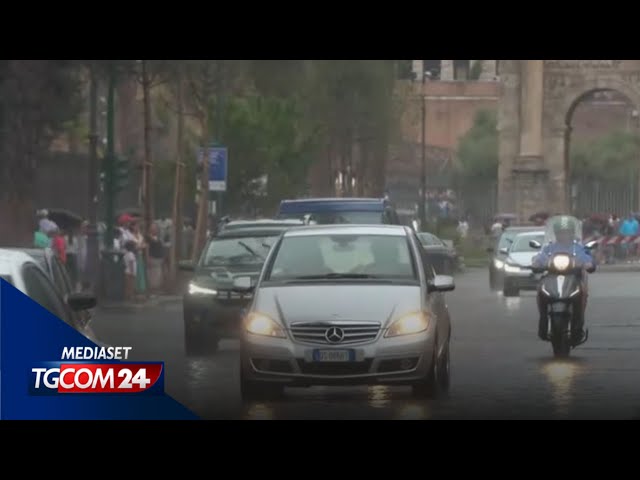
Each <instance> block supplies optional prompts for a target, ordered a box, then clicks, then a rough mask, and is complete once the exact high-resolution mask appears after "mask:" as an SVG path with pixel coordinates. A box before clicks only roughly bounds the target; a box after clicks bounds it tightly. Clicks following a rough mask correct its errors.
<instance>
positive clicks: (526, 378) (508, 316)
mask: <svg viewBox="0 0 640 480" xmlns="http://www.w3.org/2000/svg"><path fill="white" fill-rule="evenodd" d="M639 278H640V273H632V272H620V273H606V272H599V273H597V274H595V275H593V276H592V277H591V279H590V288H591V295H590V299H589V308H588V312H587V323H588V325H587V326H588V328H589V330H590V337H589V341H588V342H587V343H585V344H584V345H582V346H580V347H578V348H577V349H576V350H574V351H573V352H572V357H571V358H570V359H567V360H555V359H553V358H552V356H551V345H550V344H548V343H546V342H542V341H539V340H538V339H537V336H536V328H537V326H536V318H537V313H536V308H535V298H534V294H533V293H524V294H523V295H522V297H521V298H515V299H512V298H503V297H502V296H501V295H500V294H496V293H492V292H490V291H489V289H488V284H487V273H486V272H485V271H484V270H482V271H479V270H474V271H471V272H469V273H465V274H462V275H459V276H458V277H457V278H456V284H457V288H456V291H455V292H452V293H450V294H447V295H448V297H447V298H448V304H449V309H450V311H451V314H452V322H453V336H452V340H451V374H452V379H451V390H450V392H449V395H448V396H447V397H445V398H442V399H438V400H433V401H425V400H416V399H414V398H413V397H412V396H411V390H410V389H409V388H404V387H382V386H379V387H353V388H346V387H344V388H343V387H338V388H336V387H313V388H309V389H287V390H286V394H285V396H284V397H283V398H282V399H279V400H275V401H272V402H267V403H256V404H249V405H243V403H242V401H241V399H240V388H239V356H238V342H237V341H234V340H227V341H223V342H222V343H221V346H220V350H219V352H218V353H217V354H216V355H215V356H212V357H208V358H206V357H204V358H187V357H186V356H185V353H184V347H183V325H182V310H181V305H180V304H179V303H172V304H165V305H162V306H158V307H149V308H138V309H131V310H128V309H123V310H120V311H117V310H103V311H100V312H98V314H97V315H96V319H95V325H94V328H95V330H96V332H97V333H98V335H99V336H100V337H101V338H102V339H103V340H104V341H106V342H107V343H110V344H112V345H131V346H133V347H134V350H133V358H134V359H135V360H149V361H158V360H163V361H165V362H166V390H167V392H168V393H169V394H170V395H172V396H173V397H174V398H175V399H176V400H178V401H180V402H182V403H183V404H184V405H186V406H187V407H189V408H191V409H192V410H193V411H194V412H196V413H197V414H199V415H200V416H201V417H202V418H207V419H541V418H585V419H626V418H640V301H639V300H640V296H639V295H638V294H639V293H640V287H639V286H638V279H639Z"/></svg>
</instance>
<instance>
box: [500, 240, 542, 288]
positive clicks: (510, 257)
mask: <svg viewBox="0 0 640 480" xmlns="http://www.w3.org/2000/svg"><path fill="white" fill-rule="evenodd" d="M531 240H535V241H536V242H538V243H544V230H540V231H534V232H523V233H519V234H517V235H516V236H515V237H514V238H513V242H512V243H511V245H510V246H509V248H507V249H505V250H504V251H503V253H504V254H505V255H506V259H505V261H504V266H503V270H502V271H503V278H504V286H503V289H502V292H503V295H504V296H505V297H517V296H519V295H520V290H536V289H537V288H538V282H539V281H540V277H539V275H538V274H535V273H533V271H532V270H531V264H532V262H533V257H535V256H536V255H537V254H538V253H540V252H539V250H536V249H535V248H532V247H531V245H529V242H530V241H531Z"/></svg>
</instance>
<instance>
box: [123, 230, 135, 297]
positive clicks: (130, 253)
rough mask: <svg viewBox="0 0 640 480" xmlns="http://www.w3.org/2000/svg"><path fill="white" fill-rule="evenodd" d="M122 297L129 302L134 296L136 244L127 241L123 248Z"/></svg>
mask: <svg viewBox="0 0 640 480" xmlns="http://www.w3.org/2000/svg"><path fill="white" fill-rule="evenodd" d="M124 249H125V252H126V253H125V254H124V292H125V293H124V296H125V300H127V301H131V300H133V297H134V296H135V290H136V276H137V272H138V266H137V262H136V244H135V242H133V241H129V242H127V243H126V244H125V246H124Z"/></svg>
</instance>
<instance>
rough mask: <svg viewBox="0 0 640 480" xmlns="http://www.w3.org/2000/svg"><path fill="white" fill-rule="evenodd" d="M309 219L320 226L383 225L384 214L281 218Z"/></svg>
mask: <svg viewBox="0 0 640 480" xmlns="http://www.w3.org/2000/svg"><path fill="white" fill-rule="evenodd" d="M307 215H308V218H309V222H310V223H316V224H318V225H334V224H337V223H353V224H363V225H367V224H368V225H379V224H382V223H383V215H382V212H348V211H347V212H316V213H306V214H305V213H297V214H284V215H281V218H295V219H300V220H304V219H305V217H307Z"/></svg>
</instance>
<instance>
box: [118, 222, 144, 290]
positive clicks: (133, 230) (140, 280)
mask: <svg viewBox="0 0 640 480" xmlns="http://www.w3.org/2000/svg"><path fill="white" fill-rule="evenodd" d="M128 231H129V234H131V236H132V237H133V241H134V242H135V244H136V267H137V273H136V293H137V294H138V295H140V296H143V297H145V298H146V297H147V296H148V293H149V292H148V291H147V262H146V258H147V244H146V242H145V239H144V236H143V235H142V233H141V232H140V227H139V226H138V224H137V223H136V222H132V223H130V224H129V228H128ZM123 237H124V238H127V237H128V235H123ZM124 238H123V239H124Z"/></svg>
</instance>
